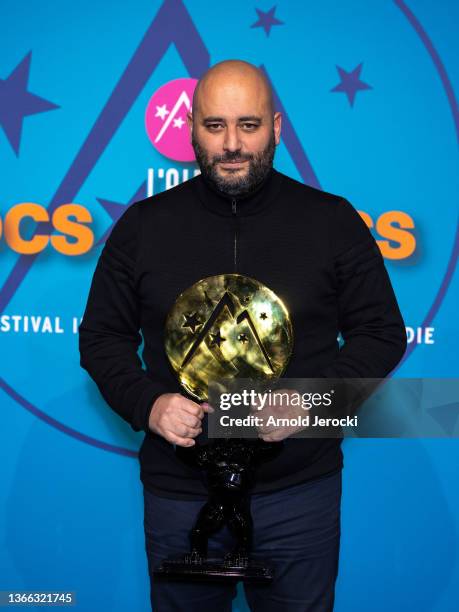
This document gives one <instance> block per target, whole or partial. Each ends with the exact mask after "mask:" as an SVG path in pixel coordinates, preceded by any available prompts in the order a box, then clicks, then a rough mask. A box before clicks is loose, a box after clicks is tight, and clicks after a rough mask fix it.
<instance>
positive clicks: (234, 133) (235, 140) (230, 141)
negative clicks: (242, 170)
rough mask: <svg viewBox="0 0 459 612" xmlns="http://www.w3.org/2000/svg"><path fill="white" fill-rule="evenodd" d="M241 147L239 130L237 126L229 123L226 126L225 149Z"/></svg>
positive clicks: (237, 149) (235, 149)
mask: <svg viewBox="0 0 459 612" xmlns="http://www.w3.org/2000/svg"><path fill="white" fill-rule="evenodd" d="M240 148H241V142H240V140H239V132H238V129H237V126H235V125H228V126H227V127H226V132H225V140H224V142H223V149H224V150H225V151H239V149H240Z"/></svg>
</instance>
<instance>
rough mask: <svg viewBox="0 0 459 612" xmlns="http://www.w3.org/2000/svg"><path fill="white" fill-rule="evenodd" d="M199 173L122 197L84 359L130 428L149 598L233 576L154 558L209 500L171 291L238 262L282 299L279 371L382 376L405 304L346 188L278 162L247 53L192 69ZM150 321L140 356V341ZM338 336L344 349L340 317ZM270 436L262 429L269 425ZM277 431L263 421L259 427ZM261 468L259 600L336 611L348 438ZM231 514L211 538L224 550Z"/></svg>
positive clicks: (308, 447)
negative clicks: (177, 361)
mask: <svg viewBox="0 0 459 612" xmlns="http://www.w3.org/2000/svg"><path fill="white" fill-rule="evenodd" d="M187 119H188V125H189V128H190V130H191V138H192V144H193V147H194V151H195V154H196V159H197V162H198V164H199V167H200V169H201V175H199V176H197V177H195V178H193V179H191V180H189V181H187V182H185V183H182V184H181V185H178V186H177V187H174V188H173V189H170V190H168V191H167V192H163V193H161V194H159V195H155V196H153V197H152V198H147V199H145V200H142V201H140V202H136V203H134V204H133V205H132V206H129V207H128V209H127V210H126V211H125V213H124V214H123V216H122V217H121V218H120V219H119V221H118V222H117V223H116V225H115V227H114V228H113V230H112V233H111V235H110V237H109V238H108V240H107V242H106V244H105V247H104V249H103V251H102V254H101V256H100V259H99V262H98V264H97V268H96V271H95V273H94V278H93V281H92V285H91V290H90V294H89V298H88V303H87V307H86V310H85V313H84V317H83V321H82V323H81V325H80V330H79V331H80V353H81V365H82V367H84V368H85V369H86V370H87V371H88V372H89V374H90V375H91V376H92V378H93V379H94V380H95V382H96V383H97V385H98V387H99V389H100V391H101V393H102V395H103V396H104V398H105V399H106V401H107V403H108V404H109V405H110V406H111V408H112V409H113V410H115V411H116V412H117V413H118V414H119V415H120V416H121V417H122V418H124V419H125V420H126V421H127V422H129V423H130V425H131V426H132V428H133V429H134V430H135V431H141V430H143V431H145V432H146V436H145V438H144V441H143V444H142V446H141V449H140V454H139V458H140V466H141V474H140V476H141V480H142V483H143V485H144V500H145V514H144V527H145V537H146V551H147V557H148V563H149V570H150V575H151V602H152V607H153V609H154V610H155V611H156V610H160V611H165V612H169V611H172V610H187V611H191V610H197V609H198V608H199V609H201V608H202V607H203V606H204V607H206V608H207V609H210V610H214V609H215V610H216V609H218V610H231V600H232V597H233V596H234V594H235V588H234V587H233V586H231V585H227V584H216V583H192V582H184V583H169V582H167V581H160V582H157V580H156V579H155V578H154V577H153V575H152V571H153V569H154V568H155V567H156V565H157V564H159V562H160V561H161V560H162V559H164V558H166V557H169V556H172V555H176V554H180V553H183V552H185V551H186V550H187V549H188V546H189V540H188V534H189V532H190V529H191V527H192V525H193V523H194V520H195V518H196V516H197V513H198V511H199V509H200V508H201V507H202V505H203V504H204V502H205V500H206V489H205V485H204V483H203V481H202V479H201V475H200V473H199V470H197V469H193V468H192V467H189V466H187V465H185V464H184V463H183V462H182V461H181V460H180V459H179V458H178V457H177V454H176V453H175V447H174V445H177V446H183V447H186V446H192V445H194V444H195V438H196V437H197V436H198V435H199V434H200V433H201V431H202V425H203V418H204V416H205V414H206V413H207V412H209V411H210V410H211V408H210V407H209V406H208V405H207V404H199V403H198V402H195V401H193V400H192V399H191V398H190V397H187V396H186V394H185V393H184V391H183V390H182V388H181V387H180V385H179V383H178V381H177V379H176V377H175V375H174V373H173V371H172V369H171V367H170V366H169V363H168V361H167V356H166V354H165V351H164V346H163V328H164V324H165V318H166V316H167V313H168V311H169V310H170V308H171V307H172V306H173V304H174V303H175V300H176V299H177V297H178V296H179V295H180V293H182V292H183V291H184V290H185V289H187V288H189V287H190V286H191V285H193V284H194V283H195V282H197V281H198V280H200V279H202V278H205V277H208V276H213V275H217V274H222V273H229V272H237V273H241V274H245V275H247V276H250V277H252V278H255V279H258V280H259V281H260V282H262V283H263V284H265V285H266V286H267V287H269V288H270V289H272V290H273V291H274V292H275V293H276V294H277V295H278V296H279V297H280V298H281V299H282V300H283V302H284V303H285V304H286V306H287V309H288V310H289V313H290V316H291V320H292V325H293V330H294V347H293V353H292V356H291V358H290V361H289V364H288V368H287V370H286V372H285V373H284V376H285V377H290V378H295V377H297V378H303V377H329V378H344V377H361V378H382V377H385V376H387V375H388V374H389V372H390V371H391V370H392V369H393V368H394V367H395V366H396V364H397V363H398V362H399V360H400V359H401V357H402V355H403V353H404V351H405V348H406V333H405V326H404V322H403V319H402V317H401V314H400V310H399V308H398V305H397V301H396V298H395V296H394V293H393V290H392V287H391V284H390V280H389V277H388V274H387V271H386V269H385V266H384V263H383V259H382V256H381V253H380V251H379V249H378V247H377V245H376V242H375V240H374V239H373V237H372V235H371V233H370V231H369V230H368V228H367V227H366V225H365V223H364V222H363V220H362V219H361V217H360V215H359V214H358V213H357V211H356V210H355V209H354V208H353V206H352V205H351V204H350V203H349V202H348V201H347V200H345V199H343V198H341V197H339V196H336V195H333V194H330V193H326V192H322V191H320V190H317V189H314V188H311V187H308V186H306V185H303V184H302V183H299V182H297V181H295V180H293V179H291V178H289V177H287V176H285V175H284V174H282V173H280V172H277V171H276V170H274V168H273V167H272V163H273V156H274V150H275V146H276V145H278V144H279V141H280V133H281V113H279V112H275V109H274V106H273V98H272V93H271V89H270V87H269V84H268V82H267V81H266V79H265V77H264V75H263V74H262V73H261V72H260V71H259V70H258V69H257V68H256V67H254V66H252V65H251V64H248V63H246V62H242V61H236V60H229V61H224V62H221V63H219V64H216V65H215V66H213V67H212V68H211V69H210V70H209V71H207V72H206V74H205V75H204V76H203V77H202V78H201V80H200V81H199V83H198V85H197V87H196V90H195V93H194V97H193V105H192V113H189V114H188V117H187ZM139 330H142V333H143V337H144V341H145V347H144V351H143V359H144V361H145V365H146V370H143V369H142V364H141V361H140V359H139V357H138V355H137V350H138V347H139V344H140V342H141V336H140V333H139ZM339 331H340V332H341V334H342V336H343V338H344V346H343V347H342V348H341V350H340V349H339V344H338V342H337V336H338V332H339ZM261 435H263V434H261ZM266 438H267V439H269V435H266ZM284 444H285V448H284V449H283V451H282V453H280V455H279V456H278V457H276V458H274V459H272V460H270V461H268V462H266V463H265V464H263V465H261V466H260V467H259V468H257V473H256V483H255V486H254V489H253V495H252V501H251V510H252V516H253V522H254V538H253V546H252V551H253V556H254V557H255V558H264V559H266V560H269V562H270V563H271V564H272V565H273V566H274V571H275V579H274V581H273V583H272V584H271V585H269V586H267V585H254V584H252V585H251V584H246V585H245V586H244V588H245V594H246V598H247V601H248V603H249V606H250V608H251V609H252V610H263V611H264V612H269V611H272V610H281V609H282V610H285V611H291V612H293V611H295V612H296V611H300V610H301V611H302V612H305V611H308V612H313V611H314V612H317V611H329V610H332V608H333V601H334V585H335V580H336V576H337V569H338V553H339V538H340V500H341V469H342V465H343V463H342V453H341V449H340V440H337V439H298V438H291V437H288V435H287V437H285V440H284ZM231 538H232V536H231V534H230V533H229V531H228V529H227V528H226V527H225V528H224V529H223V530H221V532H219V533H217V534H216V535H215V536H212V537H211V539H210V541H209V549H210V550H216V551H220V552H221V551H228V550H229V549H230V548H231V545H232V542H233V540H232V539H231Z"/></svg>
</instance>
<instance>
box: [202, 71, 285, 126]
mask: <svg viewBox="0 0 459 612" xmlns="http://www.w3.org/2000/svg"><path fill="white" fill-rule="evenodd" d="M241 92H242V93H243V94H244V93H245V94H246V96H247V97H248V98H252V100H254V99H255V100H257V102H258V104H259V106H260V107H262V108H264V110H265V112H268V113H269V115H270V116H271V117H272V116H273V114H274V101H273V93H272V89H271V85H270V84H269V82H268V79H267V78H266V76H265V75H264V73H263V72H262V71H261V70H260V69H259V68H257V67H256V66H254V65H253V64H249V62H244V61H242V60H225V61H223V62H219V63H218V64H215V65H214V66H212V67H211V68H209V70H207V72H205V73H204V75H203V76H202V77H201V78H200V79H199V81H198V83H197V85H196V88H195V90H194V94H193V104H192V111H193V115H194V116H195V117H196V116H197V115H198V114H199V112H200V111H202V109H203V106H205V105H206V101H214V100H216V99H220V98H223V97H226V98H227V99H228V98H229V99H231V97H235V95H236V94H239V96H240V95H241Z"/></svg>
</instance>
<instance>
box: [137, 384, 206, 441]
mask: <svg viewBox="0 0 459 612" xmlns="http://www.w3.org/2000/svg"><path fill="white" fill-rule="evenodd" d="M213 411H214V409H213V408H212V407H211V406H210V405H209V404H208V403H207V402H204V403H203V404H198V403H196V402H193V401H192V400H189V399H187V398H186V397H184V396H183V395H181V394H180V393H163V394H162V395H160V396H159V397H157V398H156V400H155V402H154V403H153V406H152V409H151V412H150V417H149V419H148V425H149V427H150V429H151V431H153V432H154V433H157V434H159V435H160V436H162V437H163V438H165V439H166V440H167V441H168V442H172V444H178V445H179V446H194V445H195V441H194V439H193V438H195V437H196V436H198V435H199V434H200V433H201V431H202V427H201V420H202V418H203V417H204V414H205V413H206V412H207V413H208V412H213Z"/></svg>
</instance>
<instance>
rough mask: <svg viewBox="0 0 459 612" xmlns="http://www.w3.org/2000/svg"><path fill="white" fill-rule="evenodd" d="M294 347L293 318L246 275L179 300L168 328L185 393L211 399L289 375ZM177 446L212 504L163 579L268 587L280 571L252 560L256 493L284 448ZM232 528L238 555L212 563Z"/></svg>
mask: <svg viewBox="0 0 459 612" xmlns="http://www.w3.org/2000/svg"><path fill="white" fill-rule="evenodd" d="M292 347H293V330H292V324H291V321H290V316H289V313H288V311H287V309H286V307H285V305H284V304H283V302H282V301H281V299H280V298H279V297H278V296H277V295H276V294H275V293H274V292H273V291H272V290H271V289H269V288H268V287H266V286H265V285H263V284H262V283H261V282H259V281H257V280H255V279H253V278H250V277H247V276H244V275H241V274H219V275H217V276H210V277H207V278H204V279H202V280H200V281H198V282H197V283H195V284H194V285H193V286H192V287H190V288H188V289H187V290H186V291H184V292H183V293H181V294H180V295H179V297H178V298H177V300H176V302H175V304H174V306H173V307H172V308H171V310H170V312H169V313H168V316H167V319H166V325H165V350H166V353H167V356H168V358H169V361H170V363H171V365H172V367H173V369H174V370H175V372H176V374H177V376H178V379H179V381H180V383H181V385H182V386H183V388H184V389H185V391H186V392H187V393H188V394H189V395H190V396H192V397H193V398H194V399H196V400H200V401H208V390H209V383H212V384H214V383H215V384H217V385H218V383H219V381H225V380H228V379H232V380H236V379H238V378H243V379H250V380H253V381H273V380H275V379H278V378H280V377H281V376H282V374H283V373H284V371H285V369H286V367H287V364H288V362H289V359H290V356H291V353H292ZM195 442H196V443H195V445H194V446H193V447H189V448H184V447H178V446H177V447H176V453H177V455H178V456H179V457H180V458H181V459H182V460H183V461H185V462H186V463H188V464H189V465H193V466H198V467H200V468H201V469H202V470H203V474H204V479H205V482H206V484H207V487H208V491H209V498H208V501H207V503H206V504H205V505H204V506H203V507H202V509H201V510H200V512H199V514H198V517H197V520H196V522H195V525H194V527H193V529H192V530H191V533H190V545H191V547H190V551H189V552H187V553H185V554H184V555H182V556H181V557H178V558H174V559H168V560H164V561H163V562H162V563H161V565H160V566H159V568H157V570H156V571H155V574H157V575H161V576H163V577H171V578H172V577H181V578H183V577H189V578H201V579H202V578H204V579H210V578H218V579H222V578H223V579H226V578H228V579H235V578H236V579H242V580H254V581H255V580H256V581H259V582H267V581H270V580H272V578H273V571H272V569H271V568H270V567H269V566H268V565H266V564H264V563H261V562H255V561H254V560H252V559H251V558H250V546H251V539H252V519H251V515H250V490H251V488H252V487H253V484H254V474H255V467H256V465H258V464H259V463H261V462H262V461H265V460H267V459H269V458H272V457H274V456H275V455H277V453H279V452H281V450H282V446H283V443H282V442H264V441H263V440H261V439H259V438H256V439H250V440H249V439H239V438H223V439H214V440H212V443H210V441H209V443H208V444H200V443H198V440H195ZM225 524H227V525H228V527H229V529H230V531H231V532H232V533H233V534H234V535H235V537H236V540H237V543H236V546H235V548H234V550H232V551H230V552H228V554H226V555H225V556H224V557H223V558H222V559H217V558H208V556H207V553H208V550H207V544H208V538H209V536H210V535H211V534H212V533H215V532H216V531H218V530H219V529H221V528H222V527H223V526H224V525H225Z"/></svg>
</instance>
